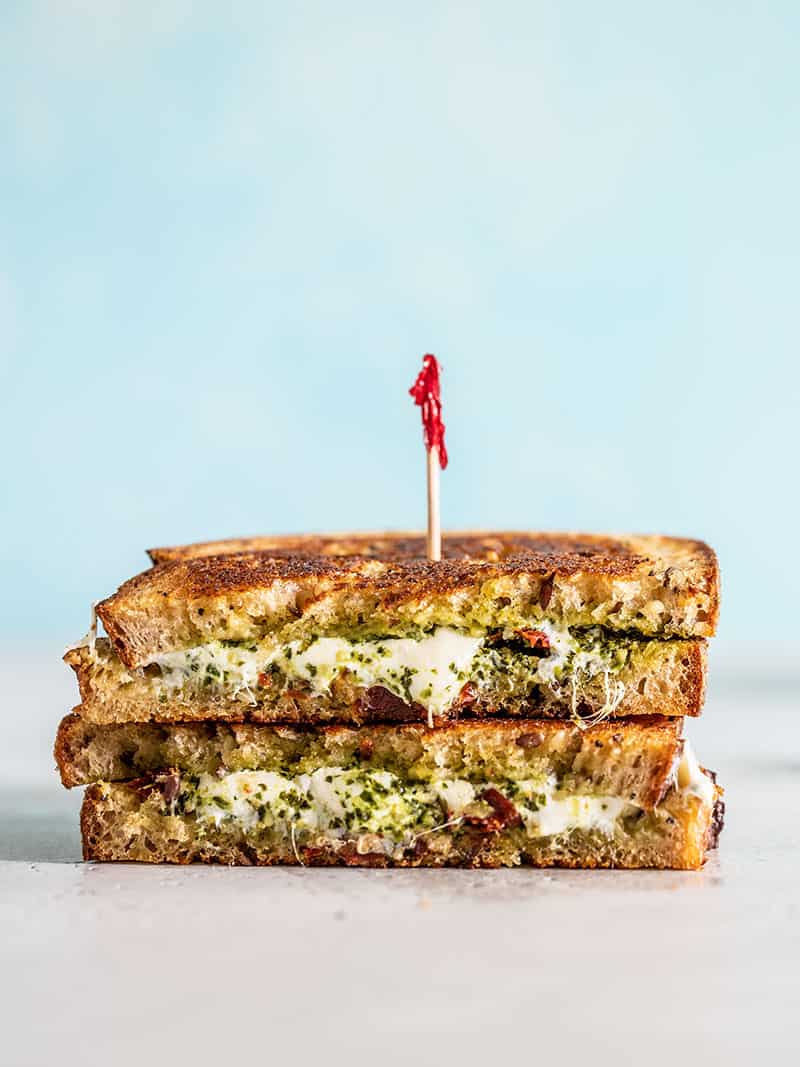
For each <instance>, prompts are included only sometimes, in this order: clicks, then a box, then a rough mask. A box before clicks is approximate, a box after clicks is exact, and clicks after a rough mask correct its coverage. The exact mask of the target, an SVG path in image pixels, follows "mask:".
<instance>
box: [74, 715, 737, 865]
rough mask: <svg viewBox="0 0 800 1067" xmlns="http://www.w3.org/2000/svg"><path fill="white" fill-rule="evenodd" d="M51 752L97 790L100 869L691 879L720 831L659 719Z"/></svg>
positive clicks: (177, 733) (99, 744)
mask: <svg viewBox="0 0 800 1067" xmlns="http://www.w3.org/2000/svg"><path fill="white" fill-rule="evenodd" d="M57 756H58V758H59V763H60V765H61V770H62V776H63V777H64V780H65V782H67V783H68V784H79V783H85V782H88V781H95V782H96V784H95V785H93V786H91V787H90V789H89V790H88V791H87V795H86V801H85V804H84V813H83V826H84V831H85V846H86V855H87V858H92V859H117V860H124V859H133V860H150V861H153V862H158V861H167V862H190V861H192V860H202V861H205V862H222V863H230V862H237V863H238V862H246V863H259V864H271V863H287V862H288V863H304V864H309V865H314V864H317V863H322V864H331V863H334V864H336V863H339V864H341V863H344V864H348V865H368V866H374V865H381V866H395V865H396V866H419V865H425V866H428V865H434V866H448V865H465V864H466V865H469V866H503V865H512V866H513V865H517V864H533V865H539V866H541V865H544V866H548V865H564V866H572V865H580V866H634V867H635V866H660V867H686V868H693V867H697V866H700V865H701V864H702V862H703V860H704V857H705V854H706V851H707V849H708V848H710V847H713V845H714V843H715V840H716V833H717V831H718V828H719V823H720V818H721V804H720V796H721V793H720V791H719V790H718V788H717V787H716V785H715V783H714V781H713V777H712V776H710V775H709V774H708V773H707V772H705V771H703V770H702V768H700V767H699V765H698V764H697V762H696V760H695V758H694V756H693V754H692V752H691V750H690V749H689V747H688V745H686V743H685V742H684V741H683V740H682V739H681V737H680V722H679V721H676V720H669V719H664V718H661V719H654V720H645V721H644V722H643V723H642V722H632V721H623V722H619V723H613V724H611V723H603V724H600V725H597V726H594V727H591V728H588V729H584V730H581V729H580V728H578V727H576V726H574V725H573V724H570V723H558V722H554V721H552V720H539V721H536V720H534V721H532V722H527V723H511V722H495V723H491V724H490V723H472V724H468V723H462V724H458V725H454V726H450V727H442V728H438V729H435V730H429V729H427V728H424V727H419V726H399V727H391V726H375V727H362V728H360V729H350V728H347V727H323V728H319V729H316V730H308V729H306V730H296V729H293V728H290V727H271V726H250V725H243V726H226V725H223V724H205V725H203V726H200V725H191V724H186V725H183V726H174V725H170V726H166V725H163V726H159V725H155V724H149V725H142V726H133V725H121V726H98V725H92V724H87V723H84V722H83V721H82V720H80V718H79V717H77V716H70V717H68V718H67V719H66V720H65V721H64V723H63V724H62V727H61V730H60V732H59V741H58V744H57ZM131 775H136V777H133V778H131ZM101 776H102V777H101ZM115 779H122V780H115Z"/></svg>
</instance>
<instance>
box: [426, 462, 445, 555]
mask: <svg viewBox="0 0 800 1067" xmlns="http://www.w3.org/2000/svg"><path fill="white" fill-rule="evenodd" d="M427 548H428V559H432V560H435V561H437V562H438V561H439V560H440V559H441V558H442V520H441V516H440V511H439V449H438V448H429V449H428V543H427Z"/></svg>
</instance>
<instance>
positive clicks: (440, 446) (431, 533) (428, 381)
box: [409, 354, 447, 562]
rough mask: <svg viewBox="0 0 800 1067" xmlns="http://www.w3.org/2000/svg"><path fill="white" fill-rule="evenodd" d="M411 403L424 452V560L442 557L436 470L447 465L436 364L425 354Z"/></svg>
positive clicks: (434, 359) (433, 358)
mask: <svg viewBox="0 0 800 1067" xmlns="http://www.w3.org/2000/svg"><path fill="white" fill-rule="evenodd" d="M409 393H410V394H411V395H412V396H413V397H414V401H415V403H417V404H418V405H419V407H420V408H422V430H423V437H424V439H425V448H426V449H427V453H428V456H427V471H428V479H427V480H428V539H427V550H428V559H430V560H434V561H435V562H438V561H439V560H440V559H441V558H442V527H441V517H440V509H439V471H440V470H444V469H445V467H446V466H447V449H446V448H445V443H444V423H443V422H442V395H441V388H440V385H439V364H438V363H437V361H436V356H432V355H430V354H429V355H426V356H425V357H424V358H423V360H422V370H421V371H420V372H419V374H418V375H417V380H416V381H415V382H414V384H413V385H412V386H411V388H410V389H409Z"/></svg>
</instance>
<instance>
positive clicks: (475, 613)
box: [97, 533, 719, 667]
mask: <svg viewBox="0 0 800 1067" xmlns="http://www.w3.org/2000/svg"><path fill="white" fill-rule="evenodd" d="M423 551H424V549H423V542H422V538H420V537H416V536H412V535H406V534H358V535H337V536H318V537H307V538H303V537H293V538H292V537H290V538H270V539H266V540H265V539H259V538H254V539H250V540H248V541H244V542H242V541H235V542H230V543H226V542H212V543H208V544H205V545H200V546H182V547H180V548H174V549H163V548H162V549H153V550H152V552H151V556H152V558H153V559H154V561H155V562H156V564H157V565H156V566H154V567H153V568H152V569H151V570H149V571H146V572H145V573H143V574H140V575H138V576H137V577H136V578H133V579H131V580H130V581H128V582H126V583H125V584H124V585H123V586H122V587H121V588H120V589H119V591H118V592H117V593H115V594H114V595H113V596H111V597H109V598H108V599H107V600H104V601H103V602H102V603H101V604H100V605H98V608H97V612H98V615H99V616H100V618H101V619H102V622H103V625H104V626H105V629H106V632H107V633H108V635H109V637H110V639H111V641H112V642H113V644H114V646H115V648H116V650H117V652H118V654H119V656H120V658H121V659H122V661H123V663H124V664H125V665H126V666H127V667H138V666H142V665H144V664H147V663H148V662H150V661H151V660H153V659H154V658H155V657H157V656H158V655H160V654H163V653H166V652H169V651H172V650H175V649H183V648H189V647H192V646H196V645H201V644H203V643H207V642H208V641H210V640H214V639H221V638H225V639H228V640H251V639H256V640H258V639H260V638H262V637H263V636H264V635H265V634H275V633H284V632H285V633H286V634H287V635H291V636H292V638H296V639H302V638H303V637H309V636H315V635H319V634H320V633H340V632H345V631H348V630H353V629H358V628H361V629H362V630H363V629H364V628H365V627H368V628H369V629H370V631H371V632H372V633H377V634H403V633H407V632H409V631H410V630H417V631H418V630H420V629H421V630H426V631H427V630H430V629H432V628H433V627H436V626H447V627H453V628H456V629H463V630H469V631H473V632H474V631H475V630H483V631H487V630H494V629H500V630H502V629H508V628H511V629H516V628H519V627H525V626H531V625H535V623H536V622H537V621H539V620H543V619H548V620H552V621H553V622H554V623H557V624H562V625H567V626H571V627H572V626H575V627H590V626H603V627H605V628H607V629H609V630H612V631H617V632H620V631H621V632H626V631H634V632H636V633H639V634H644V635H651V636H679V637H707V636H710V635H712V634H713V633H714V629H715V626H716V621H717V614H718V590H719V577H718V568H717V561H716V556H715V555H714V552H713V551H712V550H711V549H710V548H709V547H708V546H707V545H705V544H703V543H702V542H700V541H689V540H681V539H678V538H669V537H657V536H633V535H631V536H628V535H625V536H618V537H601V536H596V535H589V534H557V533H553V534H547V533H542V534H539V533H496V534H493V533H486V534H476V533H465V534H451V535H446V536H445V537H444V540H443V556H444V558H443V560H442V562H440V563H432V562H430V561H429V560H427V559H426V558H424V555H423Z"/></svg>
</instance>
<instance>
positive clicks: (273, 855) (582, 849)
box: [81, 783, 722, 870]
mask: <svg viewBox="0 0 800 1067" xmlns="http://www.w3.org/2000/svg"><path fill="white" fill-rule="evenodd" d="M716 794H717V801H716V803H715V804H711V805H709V804H706V803H705V802H704V801H702V800H701V799H700V798H699V797H697V796H694V795H692V794H687V793H679V792H678V791H677V790H675V789H672V790H670V791H669V793H668V794H667V795H666V797H665V798H664V800H663V802H662V804H661V805H659V807H658V808H657V809H656V810H655V811H651V812H649V813H642V814H641V816H640V817H633V818H631V819H625V820H622V821H621V823H620V824H619V825H618V827H617V829H616V831H615V833H614V834H613V836H610V835H604V834H602V833H600V832H598V831H586V830H573V831H570V832H567V833H563V834H559V835H555V836H549V837H530V836H528V834H527V833H526V831H525V829H524V827H522V826H519V825H506V826H504V827H502V828H498V829H494V830H486V829H481V828H478V827H474V826H465V825H464V824H460V825H445V826H442V827H441V828H438V829H437V830H436V831H435V832H429V833H425V834H420V835H419V836H418V837H417V838H416V839H415V840H414V842H413V843H412V844H411V845H409V846H408V847H407V848H405V849H404V850H403V851H402V853H400V854H392V855H387V854H386V852H384V851H383V850H381V849H380V848H377V847H376V843H375V842H372V841H371V840H370V838H371V836H372V835H361V836H358V837H354V838H335V837H331V836H328V835H326V834H324V833H323V834H318V835H317V836H316V837H315V838H314V839H312V840H309V841H302V842H300V843H298V842H297V841H294V840H292V839H291V838H288V837H286V836H285V835H284V836H279V835H278V834H276V833H275V832H274V831H269V830H261V831H259V832H257V833H253V832H248V831H246V830H244V829H243V828H242V826H241V825H237V824H236V823H228V822H223V823H221V824H220V825H219V826H218V827H216V828H215V827H214V826H213V825H212V826H201V825H199V824H198V823H197V822H196V821H195V818H194V817H193V816H192V815H171V814H169V813H165V810H164V806H163V804H162V802H161V799H160V796H159V794H158V793H156V792H151V793H150V794H146V793H145V794H143V791H142V790H141V789H140V788H138V787H136V786H134V785H130V784H124V783H122V784H112V785H105V784H104V785H94V786H90V787H89V789H87V791H86V796H85V798H84V802H83V807H82V809H81V832H82V836H83V854H84V858H85V859H87V860H103V861H121V862H131V861H134V862H144V863H193V862H201V863H222V864H229V865H230V864H240V865H246V866H251V865H257V866H272V865H275V864H292V865H297V864H303V865H306V866H342V865H346V866H348V867H354V866H355V867H471V868H476V867H515V866H519V865H530V866H534V867H622V868H642V867H653V868H674V869H683V870H694V869H697V868H699V867H702V865H703V863H704V861H705V858H706V854H707V852H708V850H709V849H711V848H714V847H715V845H716V841H717V837H718V834H719V829H720V827H721V812H722V804H721V800H720V797H721V790H719V789H717V790H716Z"/></svg>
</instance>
